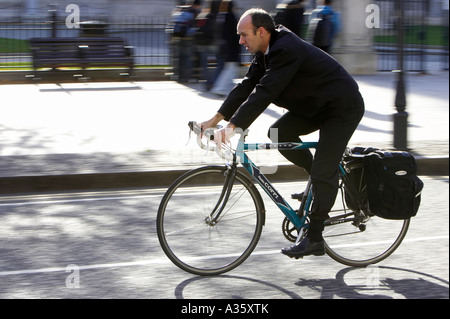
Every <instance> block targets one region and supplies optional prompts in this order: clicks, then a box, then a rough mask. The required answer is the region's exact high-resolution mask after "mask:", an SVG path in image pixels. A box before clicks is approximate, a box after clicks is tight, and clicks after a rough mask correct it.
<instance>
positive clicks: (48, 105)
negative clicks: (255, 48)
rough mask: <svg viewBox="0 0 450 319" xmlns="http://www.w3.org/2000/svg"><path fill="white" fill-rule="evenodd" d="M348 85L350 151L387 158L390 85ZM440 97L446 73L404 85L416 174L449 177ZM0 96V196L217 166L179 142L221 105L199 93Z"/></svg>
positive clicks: (20, 88)
mask: <svg viewBox="0 0 450 319" xmlns="http://www.w3.org/2000/svg"><path fill="white" fill-rule="evenodd" d="M356 79H357V81H358V83H359V85H360V88H361V92H362V94H363V96H364V98H365V102H366V114H365V117H364V119H363V120H362V122H361V124H360V126H359V128H358V130H357V131H356V133H355V134H354V136H353V138H352V140H351V143H350V144H351V145H362V146H375V147H382V148H392V145H393V143H392V141H393V135H392V134H393V133H392V132H393V124H392V114H394V113H395V112H396V110H395V107H394V100H395V84H396V78H395V75H394V74H392V73H379V74H377V75H371V76H356ZM448 87H449V74H448V72H440V71H436V72H433V74H428V75H419V74H408V75H407V76H406V88H407V112H408V113H409V117H408V123H409V127H408V147H409V148H410V149H411V152H412V153H414V155H415V156H416V158H417V160H418V165H419V173H422V174H430V175H448V154H449V146H448V145H449V143H448V140H449V94H448V91H449V89H448ZM0 95H1V96H2V101H3V103H2V104H1V106H0V159H1V160H0V193H17V192H33V191H52V190H75V189H85V188H90V189H93V188H105V187H139V186H162V187H165V186H167V185H168V184H170V182H171V181H173V180H174V178H176V176H178V175H180V174H181V173H182V172H183V171H185V170H187V169H190V168H193V167H198V166H200V165H205V164H207V163H208V164H209V163H211V162H215V163H220V162H221V160H220V159H218V158H217V156H215V155H214V154H211V153H210V154H205V151H203V150H200V149H199V148H198V147H197V146H196V145H195V141H194V139H193V138H192V139H191V140H190V141H189V142H188V137H189V130H188V127H187V122H188V121H190V120H195V121H202V120H206V119H208V118H209V117H210V116H212V115H213V114H214V113H215V112H216V110H217V109H218V108H219V106H220V104H221V102H222V100H223V99H221V98H218V97H216V96H214V95H212V94H209V93H205V92H202V90H201V85H200V84H192V85H188V86H184V85H181V84H178V83H175V82H114V83H74V84H61V85H57V84H29V85H22V84H20V85H19V84H17V85H1V86H0ZM6 101H7V102H6ZM282 113H283V110H282V109H280V108H277V107H275V106H273V105H271V106H270V107H269V108H268V109H267V110H266V112H264V114H263V115H262V116H260V117H259V118H258V119H257V120H256V121H255V123H254V124H253V125H252V126H251V127H250V135H249V137H248V139H247V141H249V142H256V141H257V142H266V141H268V139H267V137H266V134H267V129H268V127H269V126H270V124H271V123H273V122H274V120H275V119H276V118H277V117H278V116H280V115H281V114H282ZM317 138H318V135H317V134H316V133H315V134H311V135H310V136H307V137H306V138H304V141H315V140H317ZM251 157H252V158H255V162H256V163H261V164H262V165H263V166H273V165H278V170H277V174H275V175H273V176H272V177H273V178H275V179H287V178H303V177H304V174H303V172H302V170H300V169H297V168H292V167H291V166H290V163H288V162H286V161H285V160H284V159H283V158H282V157H281V156H280V155H279V154H278V152H277V151H268V152H262V153H261V154H260V153H259V152H258V153H253V154H251Z"/></svg>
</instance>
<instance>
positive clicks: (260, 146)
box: [236, 139, 317, 229]
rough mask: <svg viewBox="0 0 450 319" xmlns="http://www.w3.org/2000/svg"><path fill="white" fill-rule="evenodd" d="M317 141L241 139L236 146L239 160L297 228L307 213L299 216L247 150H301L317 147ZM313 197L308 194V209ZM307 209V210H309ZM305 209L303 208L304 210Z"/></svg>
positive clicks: (303, 221) (302, 223) (299, 227)
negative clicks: (267, 141) (250, 141)
mask: <svg viewBox="0 0 450 319" xmlns="http://www.w3.org/2000/svg"><path fill="white" fill-rule="evenodd" d="M316 146H317V142H302V143H245V142H243V141H242V140H241V139H240V141H239V143H238V146H237V148H236V157H237V158H238V160H239V162H240V163H241V164H242V166H244V168H245V169H246V170H247V172H248V173H249V174H250V175H251V176H252V177H253V178H254V179H255V180H256V181H257V182H258V184H259V185H260V186H261V187H262V189H264V191H265V192H266V194H267V195H268V196H269V197H270V198H271V199H272V200H273V202H274V203H275V204H276V205H277V206H278V208H279V209H280V210H281V211H282V212H283V213H284V215H286V217H287V218H288V219H289V220H290V221H291V222H292V223H293V225H294V226H295V227H296V228H297V229H301V228H302V227H303V226H304V224H305V221H306V217H307V216H306V215H303V216H299V215H298V214H297V212H296V211H295V210H294V209H293V208H292V207H291V206H290V205H289V204H288V203H287V202H286V201H285V200H284V198H283V197H282V196H281V195H280V193H278V191H277V190H276V189H275V187H274V186H273V185H272V184H271V183H270V181H269V180H268V179H267V178H266V177H265V176H264V174H263V173H262V172H261V170H260V169H259V168H258V167H257V166H256V165H255V164H254V163H253V162H252V161H251V160H250V158H249V157H248V156H247V154H245V151H256V150H268V149H277V150H293V151H294V150H299V149H308V148H315V147H316ZM311 201H312V198H311V196H310V194H308V200H307V201H306V205H305V207H306V208H307V209H308V208H309V207H310V206H309V205H310V204H311ZM307 209H306V210H305V211H307ZM302 211H303V210H302Z"/></svg>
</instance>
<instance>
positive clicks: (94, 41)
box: [30, 37, 134, 73]
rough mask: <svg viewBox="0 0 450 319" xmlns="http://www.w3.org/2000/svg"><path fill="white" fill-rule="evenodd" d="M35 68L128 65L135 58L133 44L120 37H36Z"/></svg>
mask: <svg viewBox="0 0 450 319" xmlns="http://www.w3.org/2000/svg"><path fill="white" fill-rule="evenodd" d="M30 48H31V53H32V56H33V68H34V70H35V71H37V69H39V68H52V69H57V68H60V67H81V68H83V69H85V68H87V67H127V68H128V69H129V72H130V73H131V71H132V69H133V66H134V61H133V54H132V47H130V46H128V45H126V43H125V41H124V40H123V39H122V38H119V37H108V38H107V37H104V38H89V37H84V38H32V39H30Z"/></svg>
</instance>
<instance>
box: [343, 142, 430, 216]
mask: <svg viewBox="0 0 450 319" xmlns="http://www.w3.org/2000/svg"><path fill="white" fill-rule="evenodd" d="M344 162H345V167H344V168H345V170H346V177H345V179H346V180H347V181H348V182H350V183H351V184H352V186H353V188H354V191H356V194H350V188H349V187H345V185H344V190H345V202H346V204H347V207H348V208H349V209H351V210H353V211H359V210H362V211H364V212H367V213H370V214H372V215H376V216H379V217H381V218H385V219H407V218H410V217H413V216H415V215H416V214H417V210H418V208H419V205H420V200H421V191H422V188H423V182H422V181H421V180H420V179H419V177H418V176H417V175H416V172H417V165H416V161H415V159H414V157H413V156H412V155H411V154H410V153H408V152H400V151H384V150H379V149H376V148H365V147H355V148H352V149H349V150H348V152H347V153H346V154H345V156H344ZM356 198H358V199H359V200H356Z"/></svg>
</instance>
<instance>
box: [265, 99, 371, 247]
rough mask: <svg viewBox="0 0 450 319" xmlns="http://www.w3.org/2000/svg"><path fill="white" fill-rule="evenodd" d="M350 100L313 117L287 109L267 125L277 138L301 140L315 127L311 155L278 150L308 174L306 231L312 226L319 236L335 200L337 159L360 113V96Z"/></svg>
mask: <svg viewBox="0 0 450 319" xmlns="http://www.w3.org/2000/svg"><path fill="white" fill-rule="evenodd" d="M352 102H353V103H352V104H350V105H348V104H347V105H339V104H340V103H334V104H330V105H329V106H328V107H326V108H325V109H324V110H323V111H322V112H320V114H318V115H316V116H314V117H304V116H302V115H300V114H296V113H293V112H291V111H290V112H287V113H285V114H284V115H283V116H282V117H281V118H280V119H278V120H277V121H276V122H275V123H274V124H273V125H272V126H271V129H277V130H278V142H301V141H302V140H301V139H300V136H301V135H307V134H310V133H312V132H315V131H317V130H319V134H320V136H319V141H318V145H317V148H316V151H315V154H314V157H313V155H312V153H311V151H310V150H308V149H306V150H293V151H280V152H281V154H282V155H283V156H284V157H285V158H286V159H288V160H289V161H290V162H292V163H294V164H295V165H297V166H300V167H303V168H304V169H305V170H306V171H307V172H308V173H309V174H310V176H311V181H312V187H313V192H314V201H313V205H312V213H311V224H310V232H311V231H313V229H314V231H313V233H316V234H317V235H318V236H319V237H320V238H321V233H322V230H323V221H324V220H325V219H326V218H327V217H328V213H329V212H330V210H331V208H332V207H333V205H334V202H335V200H336V196H337V192H338V186H339V162H340V160H341V158H342V155H343V153H344V151H345V147H346V146H347V144H348V141H349V140H350V138H351V137H352V135H353V132H354V131H355V130H356V128H357V126H358V124H359V122H360V121H361V118H362V116H363V114H364V102H363V101H362V98H361V99H359V98H358V99H356V100H354V101H352ZM342 103H343V102H342ZM269 132H270V131H269ZM269 135H270V134H269ZM269 137H270V136H269ZM270 138H271V139H272V140H274V139H275V137H270Z"/></svg>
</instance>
